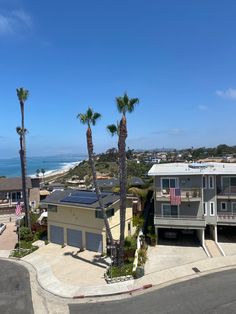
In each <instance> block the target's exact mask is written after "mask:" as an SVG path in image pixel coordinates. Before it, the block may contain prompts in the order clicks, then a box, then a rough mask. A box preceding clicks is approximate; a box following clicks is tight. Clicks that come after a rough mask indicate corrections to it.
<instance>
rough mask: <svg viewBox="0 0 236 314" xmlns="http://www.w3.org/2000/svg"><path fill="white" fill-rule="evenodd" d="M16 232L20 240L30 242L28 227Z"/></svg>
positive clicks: (30, 236)
mask: <svg viewBox="0 0 236 314" xmlns="http://www.w3.org/2000/svg"><path fill="white" fill-rule="evenodd" d="M18 232H19V233H20V240H25V241H32V240H33V234H32V233H31V230H30V229H29V228H28V227H21V228H20V229H19V230H18Z"/></svg>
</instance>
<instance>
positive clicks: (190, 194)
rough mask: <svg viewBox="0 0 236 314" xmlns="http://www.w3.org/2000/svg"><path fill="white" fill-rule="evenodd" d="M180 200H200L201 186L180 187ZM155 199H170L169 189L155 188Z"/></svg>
mask: <svg viewBox="0 0 236 314" xmlns="http://www.w3.org/2000/svg"><path fill="white" fill-rule="evenodd" d="M180 192H181V202H200V201H201V199H202V190H201V188H185V189H180ZM156 200H157V201H170V189H156Z"/></svg>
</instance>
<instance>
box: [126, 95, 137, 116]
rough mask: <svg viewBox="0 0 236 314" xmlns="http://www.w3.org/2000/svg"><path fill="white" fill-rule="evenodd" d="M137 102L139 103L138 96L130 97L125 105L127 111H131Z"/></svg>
mask: <svg viewBox="0 0 236 314" xmlns="http://www.w3.org/2000/svg"><path fill="white" fill-rule="evenodd" d="M138 103H139V99H138V98H131V99H130V100H129V102H128V105H127V111H128V112H129V113H131V112H133V111H134V107H135V105H137V104H138Z"/></svg>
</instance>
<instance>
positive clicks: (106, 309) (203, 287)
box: [69, 269, 236, 314]
mask: <svg viewBox="0 0 236 314" xmlns="http://www.w3.org/2000/svg"><path fill="white" fill-rule="evenodd" d="M235 291H236V269H233V270H228V271H224V272H217V273H214V274H210V275H207V276H202V277H199V278H197V279H192V280H188V281H185V282H181V283H178V284H175V285H172V286H169V287H166V288H162V289H159V290H156V291H152V292H150V293H145V294H142V295H139V296H136V297H133V298H128V299H125V300H123V301H122V300H120V301H113V302H99V303H88V304H70V305H69V309H70V313H71V314H77V313H79V314H83V313H84V314H85V313H90V314H93V313H94V314H95V313H96V314H106V313H107V314H108V313H109V314H110V313H112V314H116V313H117V314H118V313H126V312H127V311H128V312H129V314H139V313H140V314H141V313H142V314H143V313H145V314H154V313H161V314H162V313H181V314H189V313H196V314H202V313H204V314H205V313H209V314H210V313H211V314H212V313H216V314H217V313H219V314H231V313H235V308H236V294H235Z"/></svg>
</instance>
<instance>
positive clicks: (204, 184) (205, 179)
mask: <svg viewBox="0 0 236 314" xmlns="http://www.w3.org/2000/svg"><path fill="white" fill-rule="evenodd" d="M202 187H203V189H206V188H207V177H202Z"/></svg>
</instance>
